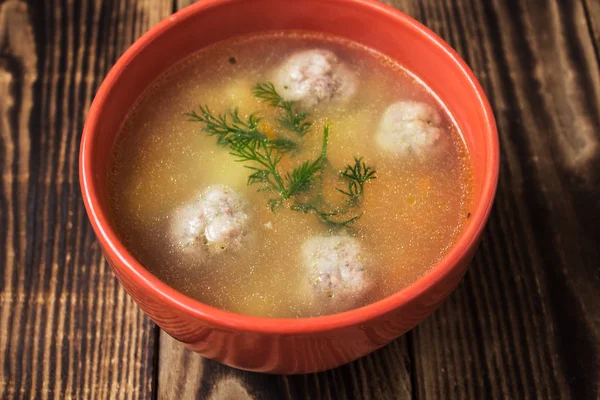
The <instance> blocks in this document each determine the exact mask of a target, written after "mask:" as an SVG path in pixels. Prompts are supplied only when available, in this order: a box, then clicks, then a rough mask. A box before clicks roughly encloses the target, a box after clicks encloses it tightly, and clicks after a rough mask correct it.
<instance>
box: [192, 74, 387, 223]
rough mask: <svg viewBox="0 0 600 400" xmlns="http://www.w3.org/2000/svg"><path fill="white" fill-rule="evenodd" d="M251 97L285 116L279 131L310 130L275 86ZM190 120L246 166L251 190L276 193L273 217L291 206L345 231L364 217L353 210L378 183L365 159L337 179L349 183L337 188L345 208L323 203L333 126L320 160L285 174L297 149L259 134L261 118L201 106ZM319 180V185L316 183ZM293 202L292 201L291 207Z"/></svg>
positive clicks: (261, 86) (262, 88) (268, 85)
mask: <svg viewBox="0 0 600 400" xmlns="http://www.w3.org/2000/svg"><path fill="white" fill-rule="evenodd" d="M253 94H254V96H255V97H258V98H259V99H261V100H263V101H265V102H267V103H268V104H269V105H270V106H272V107H277V108H280V109H282V110H283V111H284V112H285V114H284V116H283V117H282V118H280V120H279V122H280V125H281V126H283V127H285V128H286V129H289V130H291V131H293V132H295V133H297V134H298V136H300V137H302V136H304V135H305V134H306V133H307V132H308V131H309V130H310V128H311V126H312V122H310V121H306V118H307V114H306V113H298V112H297V111H296V110H295V109H294V105H293V102H291V101H286V100H283V99H282V98H281V97H280V96H279V94H278V93H277V91H276V90H275V87H274V86H273V84H272V83H259V84H257V85H256V86H255V87H254V90H253ZM186 115H187V117H188V118H189V121H191V122H199V123H202V124H203V127H202V130H203V131H204V132H206V133H207V134H208V135H209V136H216V138H217V143H218V144H220V145H222V146H226V147H228V148H229V153H230V154H231V155H232V156H233V157H234V158H235V161H236V162H240V163H245V164H247V165H244V166H245V167H246V168H248V169H249V170H250V175H249V176H248V180H247V183H248V185H256V186H258V191H269V192H274V193H277V196H276V197H274V198H270V199H268V200H267V205H268V207H269V208H270V209H271V211H275V210H276V209H278V208H279V207H281V206H282V205H284V204H289V207H290V208H291V209H292V210H295V211H300V212H303V213H312V214H314V215H316V216H317V217H318V218H319V220H320V221H321V222H323V223H324V224H326V225H327V226H328V227H330V228H342V227H346V226H348V225H350V224H352V223H354V222H356V221H357V220H358V219H359V218H360V217H361V215H362V212H358V211H357V210H355V209H356V208H357V207H358V206H359V205H360V202H361V199H362V197H363V194H364V189H365V187H364V186H365V183H366V182H368V181H370V180H372V179H376V176H375V169H373V167H371V166H368V165H367V164H366V163H365V162H363V161H362V158H358V157H354V163H353V164H348V165H346V167H345V169H344V170H342V171H341V172H340V173H339V178H340V179H343V180H345V181H346V183H347V188H345V189H340V188H336V190H337V191H339V192H340V193H342V194H343V195H344V197H345V201H344V203H343V204H341V205H335V204H329V203H328V202H326V201H324V199H323V189H324V188H323V187H322V186H323V179H322V177H323V175H322V171H323V170H325V169H326V168H331V166H330V164H329V163H328V161H327V146H328V140H329V124H325V126H324V127H323V142H322V145H321V153H320V155H319V156H318V157H317V158H316V159H314V160H306V161H304V162H302V163H301V164H300V165H299V166H297V167H296V168H294V169H293V170H291V171H290V172H286V173H283V172H281V171H280V166H279V163H280V162H281V160H282V159H283V157H284V156H285V155H286V154H287V153H288V152H290V151H292V150H295V149H297V148H298V146H299V144H298V142H296V141H294V140H291V139H289V138H288V137H286V136H284V135H276V134H274V133H273V132H271V131H269V132H268V133H269V135H267V134H266V133H265V132H264V131H262V130H261V128H260V126H261V118H260V117H259V116H258V114H256V113H254V114H250V115H248V116H247V117H245V118H242V117H241V116H240V113H239V111H238V109H234V110H232V111H229V112H227V113H223V114H215V113H213V112H212V110H211V109H210V108H209V107H208V106H200V108H199V112H196V111H192V112H191V113H187V114H186ZM317 177H320V178H321V179H315V178H317ZM315 181H317V183H316V184H315ZM290 199H291V200H292V201H291V202H288V200H290Z"/></svg>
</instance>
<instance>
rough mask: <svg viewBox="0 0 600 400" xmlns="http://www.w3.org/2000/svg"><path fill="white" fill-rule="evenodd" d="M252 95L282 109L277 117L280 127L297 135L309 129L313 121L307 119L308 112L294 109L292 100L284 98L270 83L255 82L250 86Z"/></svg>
mask: <svg viewBox="0 0 600 400" xmlns="http://www.w3.org/2000/svg"><path fill="white" fill-rule="evenodd" d="M252 95H253V96H254V97H256V98H257V99H259V100H261V101H263V102H265V103H267V104H269V105H270V106H271V107H275V108H279V109H281V110H283V111H284V114H283V116H282V117H280V118H279V119H278V122H279V124H280V125H281V127H283V128H285V129H288V130H290V131H292V132H295V133H296V134H298V136H304V135H306V134H307V133H308V131H310V128H311V127H312V125H313V123H312V122H311V121H307V118H308V113H306V112H301V111H298V110H296V107H295V105H294V102H293V101H289V100H284V99H283V98H282V97H281V96H280V95H279V93H277V90H275V85H273V84H272V83H257V84H256V85H254V87H253V88H252Z"/></svg>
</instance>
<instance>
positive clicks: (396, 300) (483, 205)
mask: <svg viewBox="0 0 600 400" xmlns="http://www.w3.org/2000/svg"><path fill="white" fill-rule="evenodd" d="M241 1H244V0H204V1H202V2H198V3H195V4H192V5H190V6H188V7H186V8H184V9H182V10H180V11H178V12H177V13H175V14H173V15H171V16H170V17H167V18H165V19H164V20H163V21H161V22H160V23H158V24H157V25H155V26H154V27H152V28H151V29H150V30H149V31H148V32H146V33H145V34H144V35H142V36H141V37H140V38H139V39H138V40H136V41H135V42H134V43H133V44H132V45H131V46H130V47H129V48H128V49H127V50H126V51H125V53H124V54H123V55H122V56H121V57H120V58H119V59H118V60H117V62H116V63H115V65H114V66H113V67H112V68H111V70H110V71H109V73H108V75H107V77H106V78H105V79H104V81H103V82H102V84H101V85H100V87H99V89H98V92H97V94H96V96H95V98H94V100H93V102H92V105H91V107H90V111H89V114H88V117H87V119H86V122H85V125H84V129H83V134H82V138H81V146H80V158H79V172H80V184H81V190H82V194H83V200H84V204H85V207H86V209H87V213H88V216H89V219H90V222H91V224H92V227H93V229H94V231H95V233H96V236H97V237H98V240H99V241H100V243H101V244H102V248H103V250H104V251H105V252H106V253H107V256H108V257H107V258H110V259H113V260H115V259H116V260H118V262H119V263H120V265H119V266H116V265H114V266H113V268H118V269H119V272H122V273H125V274H127V275H128V276H129V277H130V278H132V279H133V280H135V281H136V282H137V284H138V285H140V286H142V287H144V291H146V292H147V293H149V294H150V295H151V296H152V297H155V298H158V299H161V300H162V301H164V302H165V303H167V304H168V305H169V306H171V307H174V308H176V309H177V310H179V312H181V313H184V314H187V315H189V316H191V317H194V318H197V319H201V320H204V321H206V322H208V323H210V324H211V325H213V326H215V327H219V328H221V329H229V330H236V331H245V332H255V333H263V334H273V335H277V334H284V335H285V334H310V333H316V332H324V331H332V330H336V329H342V328H347V327H350V326H355V325H360V324H363V323H365V322H367V321H369V320H373V319H377V318H379V317H382V316H384V315H386V314H388V313H390V312H392V311H393V310H395V309H398V308H400V307H402V306H403V305H405V304H407V303H409V302H411V301H414V300H415V299H417V298H418V297H419V296H420V295H421V294H422V293H423V292H425V291H427V290H428V289H429V288H430V287H431V286H433V285H435V284H436V283H437V282H438V281H441V280H443V278H444V276H446V275H447V274H449V273H451V272H452V270H453V269H455V268H457V267H458V264H459V261H460V259H461V258H462V257H463V256H464V255H465V253H467V252H468V251H469V250H470V249H471V248H472V247H473V246H476V245H477V243H478V239H479V237H480V235H481V232H482V231H483V228H484V226H485V223H486V220H487V218H488V216H489V214H490V211H491V208H492V205H493V201H494V196H495V192H496V187H497V181H498V174H499V167H500V159H499V158H500V149H499V143H498V133H497V129H496V123H495V120H494V116H493V113H492V109H491V106H490V104H489V102H488V100H487V97H486V96H485V93H484V91H483V89H482V87H481V86H480V84H479V82H478V81H477V79H476V78H475V75H474V74H473V72H472V71H471V69H470V68H469V67H468V66H467V64H466V62H465V61H464V60H463V59H462V58H461V57H460V56H459V55H458V54H457V52H456V51H455V50H454V49H452V48H451V47H450V45H448V44H447V43H446V42H445V41H443V40H442V39H441V38H440V37H439V36H437V35H436V34H435V33H433V32H432V31H431V30H430V29H429V28H427V27H425V26H424V25H423V24H421V23H420V22H418V21H416V20H415V19H413V18H412V17H409V16H408V15H406V14H404V13H403V12H401V11H399V10H397V9H395V8H392V7H391V6H387V5H385V4H382V3H379V2H376V1H375V0H337V1H336V2H348V3H355V5H357V6H360V7H366V8H370V9H371V10H370V11H374V12H378V13H381V14H385V15H386V16H387V17H390V18H393V19H394V20H396V21H397V23H398V24H403V25H405V26H407V28H408V29H412V30H413V31H416V32H417V33H419V34H421V35H423V36H424V37H425V39H426V40H428V41H429V43H430V44H431V45H432V46H435V47H437V48H438V49H439V50H441V51H442V52H444V53H445V54H446V56H447V57H449V58H450V59H451V60H452V61H453V62H454V63H456V64H457V66H458V67H459V68H460V69H461V70H462V72H463V73H465V74H466V76H467V78H468V80H469V82H470V84H471V85H472V88H473V90H474V91H475V93H476V96H477V99H478V101H479V105H478V107H480V110H481V111H482V112H483V114H484V117H485V122H486V125H487V135H486V137H487V138H486V142H487V143H486V145H487V146H488V147H489V154H488V155H487V159H486V164H487V165H490V166H491V170H490V169H489V168H486V173H485V174H484V182H483V185H482V189H481V194H480V201H479V203H478V205H477V207H475V208H474V209H473V210H472V211H471V218H470V221H469V223H468V224H467V226H466V227H465V229H464V230H463V232H462V233H461V234H460V236H459V238H458V239H457V241H456V242H455V243H454V245H452V246H451V248H450V250H449V251H448V253H447V254H446V255H445V256H444V257H443V258H442V259H441V260H440V261H439V262H438V263H437V264H435V265H434V266H433V267H432V268H431V270H429V271H428V272H427V273H426V274H425V275H423V276H422V277H421V278H419V279H417V280H416V281H415V282H413V283H412V284H410V285H409V286H407V287H405V288H403V289H401V290H399V291H397V292H395V293H393V294H391V295H389V296H387V297H385V298H383V299H380V300H378V301H376V302H373V303H370V304H368V305H366V306H363V307H359V308H356V309H352V310H349V311H345V312H342V313H337V314H331V315H325V316H318V317H308V318H264V317H255V316H249V315H243V314H237V313H234V312H230V311H225V310H222V309H219V308H216V307H213V306H210V305H208V304H204V303H202V302H200V301H198V300H195V299H192V298H191V297H188V296H187V295H185V294H183V293H180V292H178V291H177V290H175V289H174V288H172V287H171V286H169V285H167V284H166V283H164V282H162V281H161V280H160V279H159V278H158V277H156V276H155V275H154V274H152V273H151V272H150V271H148V270H147V269H146V268H145V267H144V266H143V265H142V264H141V263H140V262H138V261H137V260H136V259H135V257H134V256H133V255H132V254H131V253H130V252H129V251H127V248H126V247H125V245H124V244H123V243H121V241H120V240H119V238H118V236H117V235H116V233H115V232H114V230H113V229H112V227H111V223H110V222H109V221H110V219H109V217H108V215H105V213H104V212H103V210H102V208H101V207H100V204H99V201H98V195H97V192H98V189H97V187H96V186H95V183H94V179H93V177H94V168H93V165H92V161H91V160H92V154H93V151H94V145H93V144H94V137H95V136H96V135H98V134H99V129H98V128H99V125H100V123H99V120H98V115H99V113H100V110H101V109H102V107H103V105H104V103H105V102H106V98H107V96H108V94H109V92H110V91H111V90H112V88H113V87H114V86H115V84H116V83H117V82H118V78H119V76H120V71H121V70H122V69H123V68H124V67H125V66H126V65H127V64H129V63H130V61H131V60H132V59H133V58H135V57H136V55H137V53H138V52H139V51H140V50H141V49H143V48H144V47H145V46H147V45H149V44H150V43H151V42H152V41H153V40H154V39H155V38H156V37H158V36H160V35H162V34H163V33H164V32H165V31H167V30H168V28H169V27H170V26H171V25H173V23H176V22H177V21H178V20H180V19H185V18H188V17H191V16H192V15H194V14H196V13H200V12H204V11H206V10H208V9H211V8H216V7H219V6H221V5H224V4H228V3H236V2H241ZM115 264H116V263H115Z"/></svg>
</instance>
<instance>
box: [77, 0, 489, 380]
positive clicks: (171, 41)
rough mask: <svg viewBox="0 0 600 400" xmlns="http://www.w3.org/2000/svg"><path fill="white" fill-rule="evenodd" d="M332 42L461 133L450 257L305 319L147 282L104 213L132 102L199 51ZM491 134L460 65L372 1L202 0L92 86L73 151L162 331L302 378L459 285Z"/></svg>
mask: <svg viewBox="0 0 600 400" xmlns="http://www.w3.org/2000/svg"><path fill="white" fill-rule="evenodd" d="M287 29H291V30H308V31H318V32H325V33H330V34H333V35H337V36H341V37H344V38H348V39H351V40H353V41H356V42H359V43H362V44H363V45H366V46H368V47H371V48H373V49H376V50H378V51H380V52H382V53H384V54H386V55H388V56H390V57H391V58H393V59H395V60H398V61H399V62H400V63H402V64H403V65H404V66H406V67H407V68H408V69H409V70H411V71H412V72H414V73H416V74H417V75H418V76H419V77H420V78H421V79H423V81H425V83H426V84H427V85H429V87H430V88H431V89H433V90H434V91H435V92H436V93H437V95H438V96H439V97H440V98H441V100H442V101H443V102H444V103H445V104H446V105H447V107H448V108H449V110H450V112H451V113H452V116H453V118H454V119H455V121H456V123H457V124H458V125H459V127H460V128H461V130H462V134H463V137H464V140H465V143H466V145H467V147H468V149H469V151H470V154H471V158H472V163H473V170H474V200H473V208H472V212H471V217H470V220H469V222H468V224H467V225H466V227H465V229H464V231H463V233H462V234H461V235H460V237H459V239H458V240H457V242H456V243H455V245H454V246H452V248H451V249H450V251H449V252H448V254H447V255H446V256H445V257H444V258H443V259H442V260H441V261H440V262H439V263H438V264H437V265H435V267H434V268H433V269H431V270H430V271H429V272H428V273H427V274H425V275H424V276H423V277H422V278H420V279H419V280H417V281H416V282H414V283H413V284H412V285H410V286H408V287H407V288H405V289H403V290H401V291H399V292H397V293H395V294H393V295H391V296H389V297H386V298H384V299H382V300H380V301H377V302H375V303H372V304H369V305H367V306H365V307H361V308H358V309H354V310H351V311H347V312H343V313H339V314H335V315H328V316H321V317H315V318H301V319H271V318H258V317H250V316H245V315H239V314H235V313H231V312H227V311H223V310H220V309H217V308H214V307H211V306H208V305H206V304H203V303H201V302H199V301H196V300H194V299H191V298H189V297H187V296H185V295H183V294H181V293H179V292H177V291H176V290H175V289H173V288H171V287H169V286H168V285H166V284H165V283H163V282H161V281H160V280H159V279H158V278H156V277H155V276H154V275H153V274H151V273H150V272H149V271H148V270H146V268H144V266H143V265H141V264H140V263H139V262H138V261H137V260H136V259H135V257H133V256H132V255H131V253H130V252H129V251H128V250H127V248H126V247H125V246H124V245H123V244H122V243H121V241H120V240H119V238H118V236H117V234H116V233H115V230H114V227H113V225H112V224H111V219H110V215H109V208H108V193H107V192H108V191H107V187H108V185H107V179H108V166H109V159H110V153H111V149H112V146H113V143H114V141H115V137H116V135H117V132H118V130H119V127H120V125H121V123H122V122H123V120H124V118H125V116H126V115H127V112H128V111H129V110H130V109H131V107H132V105H133V104H134V102H135V101H136V99H137V98H138V97H139V96H140V95H141V94H142V93H143V92H144V90H145V89H146V88H147V87H148V86H149V85H150V84H151V82H152V81H153V80H154V79H156V78H157V77H158V76H159V75H161V74H162V73H163V72H165V71H166V70H167V69H168V68H169V67H171V66H173V65H174V64H175V63H177V62H178V61H181V60H182V59H183V58H185V57H186V56H188V55H190V54H192V53H194V52H195V51H197V50H199V49H200V48H202V47H204V46H207V45H210V44H212V43H215V42H217V41H220V40H223V39H227V38H231V37H233V36H238V35H244V34H250V33H255V32H260V31H270V30H287ZM498 168H499V148H498V135H497V132H496V126H495V122H494V117H493V115H492V111H491V108H490V106H489V104H488V101H487V99H486V97H485V94H484V93H483V90H482V89H481V87H480V85H479V83H478V82H477V80H476V79H475V77H474V75H473V73H472V72H471V70H470V69H469V68H468V67H467V65H466V64H465V62H464V61H463V60H462V59H461V58H460V57H459V56H458V55H457V54H456V52H455V51H454V50H452V49H451V48H450V46H449V45H448V44H446V43H445V42H444V41H443V40H442V39H440V38H439V37H438V36H436V35H435V34H434V33H433V32H431V31H430V30H429V29H427V28H426V27H424V26H423V25H421V24H420V23H418V22H417V21H415V20H414V19H412V18H410V17H408V16H406V15H405V14H403V13H401V12H399V11H397V10H395V9H392V8H390V7H387V6H385V5H382V4H380V3H377V2H374V1H370V0H329V1H322V0H286V1H281V0H204V1H202V2H199V3H196V4H194V5H192V6H189V7H187V8H185V9H183V10H181V11H180V12H178V13H176V14H174V15H172V16H170V17H169V18H167V19H166V20H164V21H162V22H161V23H159V24H158V25H157V26H155V27H154V28H152V29H151V30H150V31H149V32H148V33H146V34H145V35H144V36H142V37H141V38H140V39H139V40H137V41H136V42H135V43H134V44H133V45H132V46H131V47H130V48H129V49H128V50H127V51H126V52H125V54H123V56H122V57H121V58H120V59H119V60H118V61H117V63H116V64H115V66H114V67H113V68H112V69H111V71H110V73H109V74H108V76H107V77H106V79H105V80H104V82H103V83H102V85H101V86H100V88H99V90H98V93H97V95H96V97H95V99H94V102H93V104H92V106H91V109H90V111H89V114H88V117H87V120H86V123H85V127H84V130H83V136H82V140H81V153H80V180H81V189H82V192H83V199H84V202H85V207H86V210H87V213H88V216H89V219H90V221H91V224H92V226H93V229H94V231H95V233H96V235H97V237H98V240H99V242H100V246H101V248H102V251H103V253H104V256H105V257H106V259H107V261H108V262H109V264H110V265H111V267H112V269H113V271H114V272H115V274H116V276H117V278H118V279H119V281H120V282H121V284H122V285H123V287H124V288H125V290H126V291H127V292H128V293H129V295H130V296H131V297H132V298H133V299H134V300H135V302H136V303H137V304H138V305H139V307H140V308H141V309H142V310H143V311H144V312H145V313H146V314H148V315H149V316H150V318H152V320H154V321H155V322H156V324H157V325H158V326H160V327H161V328H162V329H163V330H164V331H165V332H167V333H168V334H169V335H171V336H172V337H174V338H175V339H177V340H179V341H180V342H182V343H183V344H185V345H186V346H187V347H189V348H190V349H192V350H194V351H197V352H199V353H200V354H202V355H203V356H205V357H208V358H211V359H214V360H218V361H220V362H222V363H224V364H227V365H230V366H233V367H236V368H241V369H245V370H251V371H261V372H270V373H286V374H297V373H308V372H315V371H321V370H325V369H328V368H333V367H336V366H339V365H341V364H344V363H347V362H349V361H352V360H354V359H357V358H359V357H361V356H364V355H366V354H368V353H370V352H372V351H374V350H376V349H378V348H380V347H382V346H385V345H386V344H387V343H389V342H390V341H392V340H394V339H395V338H397V337H399V336H401V335H402V334H403V333H405V332H406V331H408V330H410V329H412V328H413V327H414V326H416V325H417V324H418V323H420V322H421V321H423V320H424V319H425V318H426V317H427V316H428V315H429V314H431V313H432V312H433V311H434V310H435V309H436V308H438V307H439V306H440V304H441V303H442V302H443V301H444V300H445V299H446V298H447V297H448V295H450V293H451V292H452V291H453V290H454V289H455V288H456V286H457V285H458V284H459V282H460V281H461V279H462V277H463V276H464V274H465V272H466V270H467V267H468V265H469V263H470V261H471V259H472V258H473V255H474V253H475V251H476V248H477V246H478V243H479V240H480V236H481V233H482V230H483V228H484V225H485V223H486V221H487V218H488V215H489V213H490V209H491V207H492V203H493V198H494V194H495V190H496V185H497V179H498Z"/></svg>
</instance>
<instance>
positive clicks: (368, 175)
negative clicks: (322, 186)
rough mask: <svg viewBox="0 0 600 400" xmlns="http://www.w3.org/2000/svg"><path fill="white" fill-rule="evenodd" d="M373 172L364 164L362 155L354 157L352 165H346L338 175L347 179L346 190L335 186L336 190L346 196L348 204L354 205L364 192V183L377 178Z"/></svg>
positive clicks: (373, 170)
mask: <svg viewBox="0 0 600 400" xmlns="http://www.w3.org/2000/svg"><path fill="white" fill-rule="evenodd" d="M375 173H376V171H375V169H373V168H372V167H369V166H368V165H367V164H365V163H364V162H363V161H362V157H360V158H358V157H354V165H352V164H348V165H346V168H345V169H344V170H343V171H342V172H341V173H340V176H341V177H342V178H345V179H346V180H347V181H348V188H347V189H346V190H343V189H339V188H336V190H337V191H338V192H340V193H342V194H343V195H344V196H346V197H347V199H346V201H347V202H348V204H349V205H350V206H355V205H356V204H358V202H359V201H360V198H361V196H362V195H363V193H364V190H365V183H366V182H367V181H370V180H372V179H377V176H375Z"/></svg>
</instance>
